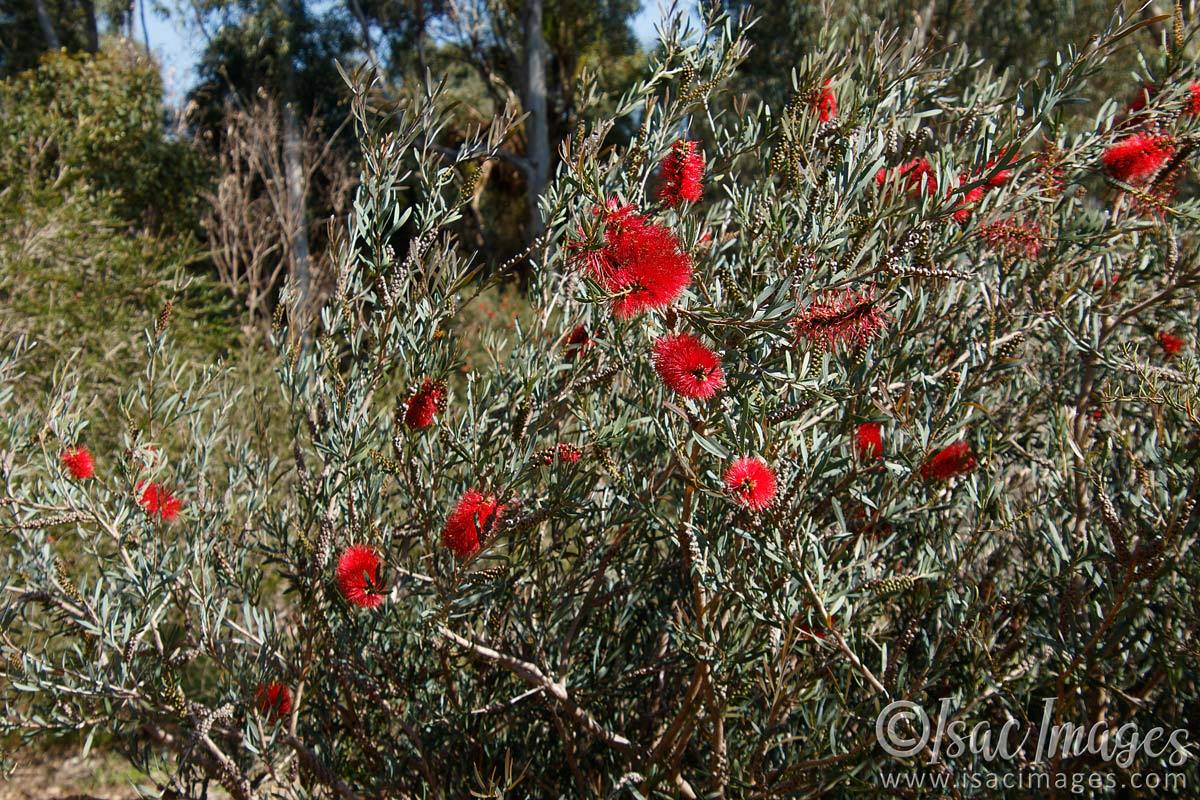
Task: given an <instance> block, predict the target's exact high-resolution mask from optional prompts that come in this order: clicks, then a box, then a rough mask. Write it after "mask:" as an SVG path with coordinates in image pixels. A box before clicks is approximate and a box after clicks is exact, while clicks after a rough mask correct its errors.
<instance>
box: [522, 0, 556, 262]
mask: <svg viewBox="0 0 1200 800" xmlns="http://www.w3.org/2000/svg"><path fill="white" fill-rule="evenodd" d="M524 88H525V113H526V114H528V115H529V116H528V117H527V118H526V120H525V148H526V149H525V158H526V159H527V160H528V162H529V169H528V172H527V174H526V176H525V178H526V182H527V183H528V187H527V189H528V192H529V196H528V202H529V238H530V239H531V240H532V239H533V238H535V237H537V236H540V235H541V234H542V230H543V228H544V226H543V225H542V215H541V213H540V212H539V211H538V200H539V199H540V198H541V196H542V193H543V192H544V191H545V190H546V184H548V183H549V182H550V119H549V116H548V111H547V109H546V39H545V37H544V36H543V35H542V0H526V1H525V87H524Z"/></svg>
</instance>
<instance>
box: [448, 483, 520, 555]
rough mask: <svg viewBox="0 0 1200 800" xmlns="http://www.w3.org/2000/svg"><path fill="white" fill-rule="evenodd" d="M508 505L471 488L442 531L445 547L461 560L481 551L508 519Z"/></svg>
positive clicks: (451, 513) (461, 499) (452, 512)
mask: <svg viewBox="0 0 1200 800" xmlns="http://www.w3.org/2000/svg"><path fill="white" fill-rule="evenodd" d="M505 509H506V506H505V505H504V504H503V503H499V502H497V501H496V498H494V497H491V496H489V495H485V494H483V493H482V492H479V491H476V490H475V489H471V490H469V491H467V492H466V493H465V494H463V496H462V498H460V499H459V501H458V505H456V506H455V507H454V510H453V511H451V512H450V516H449V517H448V518H447V519H446V527H444V528H442V544H443V545H445V546H446V547H448V548H450V550H452V551H453V552H454V555H456V556H458V557H459V558H467V557H469V556H472V555H474V554H475V553H477V552H479V548H480V545H481V543H482V541H483V540H484V539H485V538H487V535H488V534H489V533H491V532H492V531H493V530H495V528H496V525H498V524H499V523H500V520H501V519H503V518H504V511H505Z"/></svg>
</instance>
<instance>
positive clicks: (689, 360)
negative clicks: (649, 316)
mask: <svg viewBox="0 0 1200 800" xmlns="http://www.w3.org/2000/svg"><path fill="white" fill-rule="evenodd" d="M654 369H655V371H657V372H658V376H659V377H660V378H662V382H663V383H664V384H666V385H667V387H668V388H669V389H671V391H673V392H675V393H677V394H681V395H683V396H684V397H694V398H696V399H698V400H707V399H708V398H710V397H712V396H713V395H715V394H716V393H717V392H718V391H719V390H720V389H721V387H722V386H724V385H725V372H724V371H723V370H722V369H721V358H720V356H718V355H717V354H716V353H714V352H713V351H712V350H709V349H708V348H707V347H705V346H704V345H703V344H702V343H701V342H700V340H699V339H697V338H696V337H695V336H692V335H691V334H690V333H674V334H668V335H667V336H663V337H662V338H660V339H659V340H658V341H656V342H655V343H654Z"/></svg>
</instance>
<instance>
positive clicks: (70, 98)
mask: <svg viewBox="0 0 1200 800" xmlns="http://www.w3.org/2000/svg"><path fill="white" fill-rule="evenodd" d="M165 114H166V112H165V109H164V108H163V105H162V81H161V78H160V77H159V73H158V67H157V65H156V64H155V63H154V62H153V61H152V60H150V59H149V58H147V57H146V56H144V55H142V54H140V53H139V52H138V51H137V50H135V49H134V48H133V46H132V45H125V46H113V47H111V48H109V49H106V50H103V51H101V52H99V53H97V54H96V55H94V56H92V55H87V54H71V53H67V52H63V51H55V52H50V53H47V54H46V55H44V56H43V57H42V59H41V63H40V64H39V65H38V67H37V68H36V69H32V70H28V71H26V72H22V73H19V74H17V75H14V76H12V77H11V78H8V79H6V80H4V81H0V185H8V186H25V187H28V188H30V189H31V190H34V191H36V190H37V189H38V188H44V187H51V186H52V187H54V188H55V189H56V190H57V191H60V192H64V193H69V192H71V191H73V190H75V189H79V190H84V191H87V192H89V193H91V194H93V195H96V196H101V195H103V196H106V197H107V198H108V200H107V202H108V204H109V207H110V208H111V211H112V213H113V214H114V215H115V216H116V217H117V218H118V219H120V220H122V221H124V222H125V223H127V224H131V225H139V226H143V225H144V226H147V227H150V228H154V229H158V228H165V229H169V230H174V231H190V230H193V229H194V228H195V227H196V224H197V221H198V218H197V208H196V203H197V202H198V196H199V191H200V188H201V186H202V185H203V181H204V180H205V177H206V169H207V167H206V164H205V162H204V160H203V159H202V158H201V156H200V155H199V153H198V151H197V150H196V149H195V148H193V147H192V146H191V145H190V144H189V143H188V142H187V141H185V140H182V139H179V138H176V137H173V136H171V135H169V132H168V131H167V130H166V127H165V119H166V116H165Z"/></svg>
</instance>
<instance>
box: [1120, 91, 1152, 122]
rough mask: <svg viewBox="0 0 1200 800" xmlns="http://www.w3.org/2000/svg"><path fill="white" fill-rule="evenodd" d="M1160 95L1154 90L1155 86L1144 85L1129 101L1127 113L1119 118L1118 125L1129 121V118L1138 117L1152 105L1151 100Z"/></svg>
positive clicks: (1126, 108)
mask: <svg viewBox="0 0 1200 800" xmlns="http://www.w3.org/2000/svg"><path fill="white" fill-rule="evenodd" d="M1156 94H1158V90H1157V89H1156V88H1154V84H1152V83H1147V84H1143V85H1142V88H1140V89H1138V91H1137V94H1135V95H1134V96H1133V99H1132V100H1130V101H1129V105H1128V106H1126V107H1125V113H1124V114H1123V115H1121V116H1119V117H1118V124H1121V123H1124V122H1126V121H1127V118H1128V117H1136V116H1137V115H1139V114H1141V113H1142V111H1144V110H1145V109H1146V106H1148V105H1150V100H1151V98H1153V97H1154V95H1156Z"/></svg>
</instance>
